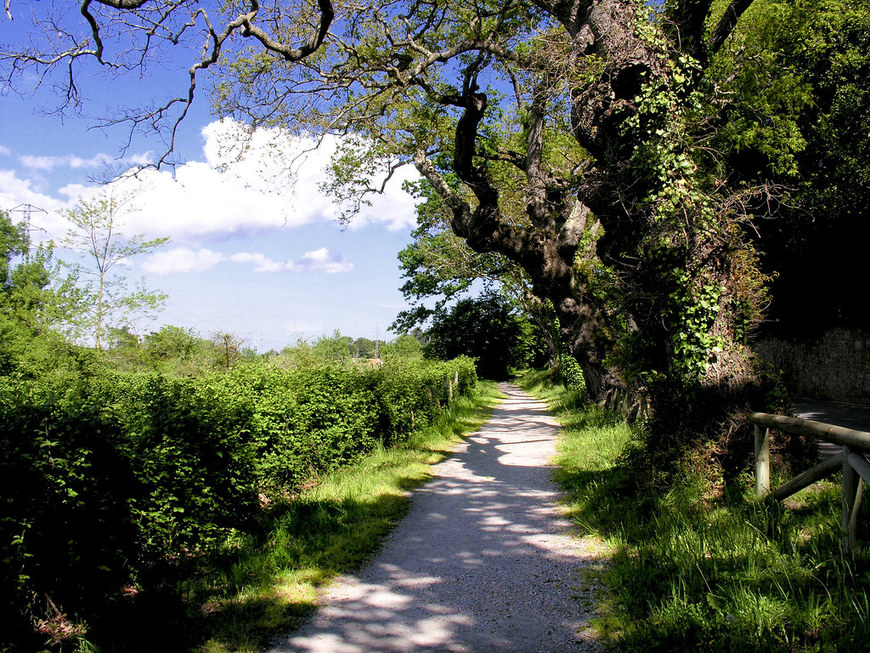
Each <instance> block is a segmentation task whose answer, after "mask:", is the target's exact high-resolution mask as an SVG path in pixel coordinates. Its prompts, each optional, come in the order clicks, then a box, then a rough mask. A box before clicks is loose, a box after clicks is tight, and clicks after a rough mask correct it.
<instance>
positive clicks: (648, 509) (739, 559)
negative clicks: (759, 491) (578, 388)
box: [521, 372, 870, 651]
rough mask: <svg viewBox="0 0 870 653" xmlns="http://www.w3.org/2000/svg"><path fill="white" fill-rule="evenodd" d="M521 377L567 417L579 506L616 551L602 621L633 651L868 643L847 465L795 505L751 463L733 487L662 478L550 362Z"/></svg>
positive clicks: (573, 509)
mask: <svg viewBox="0 0 870 653" xmlns="http://www.w3.org/2000/svg"><path fill="white" fill-rule="evenodd" d="M521 384H522V385H523V386H524V388H525V389H527V390H529V391H531V392H533V393H534V394H536V395H537V396H539V397H541V398H543V399H545V400H547V402H548V403H549V405H550V407H551V409H552V410H553V411H554V412H555V413H556V414H557V416H558V417H559V419H560V420H561V422H562V424H563V425H564V427H565V428H564V437H563V441H562V443H561V447H560V457H559V459H558V464H559V469H558V470H557V472H556V480H557V482H558V483H559V484H560V486H561V487H562V488H563V490H564V491H565V493H566V497H567V498H566V501H567V503H568V510H569V514H570V516H571V518H572V519H573V521H574V523H575V524H576V525H577V527H578V528H579V529H580V530H581V532H583V534H588V535H595V536H598V537H601V538H603V539H604V540H605V542H606V543H607V545H608V549H609V551H610V563H609V564H608V565H607V566H606V568H605V570H604V571H603V572H602V573H603V577H602V579H601V580H602V581H603V584H604V585H605V587H606V590H604V591H603V592H602V595H601V597H600V598H601V602H602V606H601V616H600V618H599V619H598V621H597V623H596V624H595V625H596V626H597V628H598V631H599V632H600V633H601V637H602V639H603V640H604V642H605V643H607V644H610V645H613V646H614V647H616V648H618V649H619V650H623V651H675V650H689V649H701V650H709V651H736V650H740V651H846V650H862V649H865V648H866V642H867V641H868V635H870V590H868V581H870V559H868V555H867V554H866V549H864V551H865V552H861V551H860V550H859V551H858V552H849V551H846V550H844V549H843V548H842V547H841V533H840V526H839V524H840V500H841V499H840V490H839V484H838V480H837V479H836V478H834V479H833V481H831V482H826V483H819V484H816V485H815V486H812V487H810V488H807V489H806V490H804V491H802V492H801V493H799V494H797V495H795V496H793V497H791V498H790V499H789V500H788V501H787V502H786V505H782V504H776V503H770V502H765V501H760V500H758V499H756V498H755V497H754V496H753V491H752V490H753V487H752V479H751V478H750V477H749V475H748V474H746V475H744V476H743V477H741V478H739V479H737V480H736V481H735V482H733V483H731V484H730V485H729V486H727V487H726V488H725V490H724V491H722V490H721V489H716V490H715V491H711V488H710V487H709V485H708V483H706V482H705V481H704V480H703V479H702V478H700V477H687V476H685V475H683V476H681V477H678V478H676V479H674V480H673V481H672V482H671V483H670V485H669V487H668V488H667V489H666V490H665V491H661V490H656V491H652V490H650V485H649V484H648V483H646V482H645V479H644V478H638V476H637V475H636V474H635V473H634V471H633V469H631V468H630V467H628V464H627V462H626V461H628V460H630V459H631V458H629V457H627V456H624V455H623V454H624V452H625V451H626V449H627V448H628V447H637V446H638V443H637V439H636V438H635V437H634V436H633V434H632V431H631V429H630V427H629V426H628V425H626V424H625V422H624V421H623V420H622V419H621V418H619V417H618V416H617V415H614V414H613V413H608V412H606V411H603V410H602V409H600V408H599V407H597V406H588V405H584V404H583V401H582V397H581V396H580V395H578V394H577V393H570V392H567V391H566V390H565V389H564V388H562V387H561V386H556V385H553V384H552V383H551V382H550V380H549V377H548V376H546V375H545V374H544V373H537V372H535V373H530V374H527V375H526V376H525V377H523V379H522V380H521ZM867 517H868V515H867V511H866V510H865V511H864V514H863V515H862V519H863V521H864V523H865V524H866V523H867V521H868V520H867ZM865 536H866V533H865Z"/></svg>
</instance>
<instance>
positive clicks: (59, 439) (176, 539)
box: [0, 358, 477, 649]
mask: <svg viewBox="0 0 870 653" xmlns="http://www.w3.org/2000/svg"><path fill="white" fill-rule="evenodd" d="M457 379H458V383H454V381H456V380H457ZM476 380H477V379H476V374H475V371H474V363H473V361H472V360H471V359H468V358H460V359H456V360H454V361H450V362H437V363H436V362H429V361H413V362H391V363H387V364H386V365H385V366H384V367H382V368H380V369H375V370H366V369H359V368H354V367H336V368H325V367H324V368H311V369H302V370H292V371H284V370H280V369H278V368H276V367H273V366H269V365H266V364H262V365H250V366H244V367H240V368H238V369H235V370H232V371H229V372H225V373H215V374H211V375H208V376H204V377H199V378H194V379H189V378H173V377H167V376H162V375H157V374H129V373H127V374H125V373H118V372H109V371H97V372H91V373H87V374H78V375H63V374H57V373H55V374H52V375H51V376H44V377H41V378H24V377H13V376H0V448H2V451H3V458H2V460H0V502H2V511H0V553H2V558H3V563H4V564H3V577H2V586H0V591H2V597H0V600H2V603H0V610H2V611H3V614H6V615H12V616H13V617H14V619H13V620H14V622H15V623H14V624H13V625H12V627H11V628H8V629H6V631H7V633H8V638H3V639H6V640H7V641H2V640H0V649H4V648H10V647H11V648H14V647H15V643H16V642H18V643H19V645H21V643H22V641H23V640H22V637H23V638H25V639H26V637H27V634H28V633H32V632H33V624H34V623H35V622H36V621H37V620H38V619H39V618H40V617H45V616H46V613H45V610H46V607H45V606H46V605H49V603H48V602H49V601H50V605H53V606H56V608H57V613H60V612H61V611H63V612H65V613H66V614H69V615H71V616H75V618H76V619H84V620H86V619H87V618H88V617H89V615H91V614H94V613H97V612H99V611H100V610H101V606H104V605H105V604H106V602H107V601H111V600H113V597H117V596H119V595H120V593H121V592H122V590H123V588H124V587H125V586H130V585H139V586H143V585H145V584H148V583H157V582H160V578H161V574H165V573H167V572H166V570H168V569H174V570H176V571H177V569H178V568H179V567H183V566H184V565H185V564H189V563H190V562H191V561H195V560H196V559H198V558H199V557H201V556H205V555H209V554H210V553H212V552H214V551H216V550H218V549H220V547H221V546H222V544H223V543H224V542H226V541H227V538H228V537H230V536H232V535H233V534H234V532H238V531H243V532H244V531H245V530H246V529H250V528H254V527H255V523H256V518H257V516H258V514H260V512H261V511H263V510H267V509H268V508H269V506H270V505H274V504H275V503H276V502H280V501H282V500H287V499H292V497H293V495H294V494H295V493H296V492H298V490H299V489H300V488H301V487H303V486H304V485H305V484H306V483H310V482H312V481H313V480H315V479H316V478H317V477H318V476H319V475H322V474H324V473H327V472H329V471H331V470H333V469H335V468H337V467H340V466H342V465H346V464H347V463H349V462H351V461H353V460H354V459H356V458H357V457H359V456H362V455H365V454H366V453H367V452H370V451H372V449H373V448H375V447H380V446H395V445H400V444H401V443H402V442H403V441H404V440H405V439H407V438H408V437H409V435H410V434H411V432H412V430H413V429H414V428H420V427H422V426H425V425H426V424H428V423H429V422H431V420H433V419H434V418H435V417H436V416H437V415H438V413H439V412H440V411H441V409H442V408H443V407H444V406H445V405H446V404H447V403H449V401H450V397H451V394H452V396H461V395H463V394H466V393H467V392H468V391H469V390H470V389H471V388H472V387H473V386H474V385H475V384H476ZM52 609H53V608H52ZM26 648H27V646H23V649H26Z"/></svg>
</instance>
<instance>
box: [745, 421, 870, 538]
mask: <svg viewBox="0 0 870 653" xmlns="http://www.w3.org/2000/svg"><path fill="white" fill-rule="evenodd" d="M749 421H750V422H752V424H753V425H754V428H755V490H756V492H757V493H758V496H767V495H770V497H771V498H773V499H774V500H776V501H782V500H783V499H785V498H786V497H789V496H791V495H792V494H794V493H795V492H797V491H799V490H802V489H803V488H805V487H807V486H809V485H812V484H813V483H815V482H817V481H820V480H822V479H823V478H825V477H827V476H830V475H832V474H834V473H836V472H838V471H842V472H843V518H842V521H841V526H842V529H843V533H844V534H845V543H846V545H847V546H848V547H849V548H854V546H855V544H856V527H857V518H858V510H859V509H860V507H861V498H862V495H863V492H864V483H863V482H862V479H863V481H867V482H870V464H868V462H867V459H866V458H865V457H864V453H865V452H868V451H870V433H867V432H865V431H856V430H853V429H847V428H843V427H842V426H834V425H833V424H824V423H822V422H816V421H813V420H810V419H801V418H799V417H784V416H782V415H771V414H769V413H750V414H749ZM771 429H775V430H777V431H783V432H785V433H793V434H795V435H804V436H807V437H810V438H814V439H816V440H822V441H825V442H833V443H834V444H839V445H842V447H843V450H842V451H841V452H840V453H839V454H837V455H835V456H832V457H830V458H828V459H827V460H824V461H822V462H821V463H819V464H818V465H816V466H815V467H813V468H812V469H809V470H807V471H805V472H804V473H802V474H800V475H798V476H796V477H795V478H793V479H791V480H790V481H788V482H787V483H785V484H784V485H781V486H780V487H778V488H776V489H775V490H773V492H771V491H770V430H771Z"/></svg>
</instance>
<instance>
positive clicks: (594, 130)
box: [2, 0, 775, 456]
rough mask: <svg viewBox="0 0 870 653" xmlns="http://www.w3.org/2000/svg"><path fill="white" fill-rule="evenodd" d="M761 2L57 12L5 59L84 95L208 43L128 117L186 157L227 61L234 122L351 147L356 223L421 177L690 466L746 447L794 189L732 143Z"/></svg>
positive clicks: (175, 1) (457, 222)
mask: <svg viewBox="0 0 870 653" xmlns="http://www.w3.org/2000/svg"><path fill="white" fill-rule="evenodd" d="M44 4H45V5H49V4H50V7H51V8H52V9H54V10H59V9H61V8H64V7H67V8H68V7H69V5H68V4H67V3H44ZM751 4H752V0H732V1H731V2H725V3H715V4H714V3H713V2H712V0H676V1H668V2H664V3H651V4H648V3H644V2H640V1H638V0H594V1H593V0H564V1H559V2H555V1H554V2H549V1H543V0H539V1H537V2H528V1H519V0H452V1H451V2H445V1H443V0H414V1H407V2H404V1H403V2H400V1H395V0H380V1H379V2H375V3H372V4H364V3H361V4H356V3H354V2H329V1H327V0H320V1H319V2H317V3H316V4H313V3H308V2H272V3H260V2H258V1H256V0H252V1H248V2H228V3H223V4H220V5H218V4H215V5H212V4H211V3H207V2H204V3H197V2H186V1H184V0H156V1H151V2H148V1H146V0H85V1H84V2H82V3H81V4H80V7H79V10H80V14H81V17H82V21H80V23H79V27H81V26H83V27H84V30H83V31H82V30H80V29H79V31H76V29H75V27H74V25H73V23H72V22H71V20H70V17H69V16H63V15H58V16H52V15H51V11H47V12H46V13H45V17H44V18H43V20H45V21H48V22H49V23H50V28H51V29H48V30H46V31H45V32H44V33H45V34H47V35H48V39H49V41H55V42H53V43H52V42H43V43H38V44H37V45H36V46H34V48H33V49H31V50H28V51H26V52H20V51H19V52H9V51H7V53H6V54H3V55H2V56H3V61H4V62H5V65H6V68H5V69H6V71H7V77H8V79H10V80H13V81H14V79H16V78H17V76H18V75H19V73H21V72H22V71H23V70H25V69H34V70H36V71H37V72H38V73H39V74H40V75H49V76H50V75H51V74H52V71H53V70H55V69H57V68H58V67H59V66H63V67H64V70H63V72H64V76H63V77H59V78H54V81H60V82H61V83H62V84H64V88H65V94H64V96H63V97H64V101H65V102H71V103H75V102H76V101H77V100H78V95H77V93H78V85H77V76H76V73H77V67H78V66H79V65H81V64H82V63H83V62H84V61H85V60H91V61H96V62H97V63H98V64H99V65H101V66H102V67H104V68H105V69H106V70H107V71H108V72H109V73H112V74H114V73H123V72H125V71H126V70H127V69H130V68H138V67H141V66H143V65H145V64H147V63H149V62H150V61H151V60H152V58H159V57H161V56H165V55H166V53H167V52H171V51H174V50H175V49H177V48H183V47H187V48H189V49H192V48H195V47H196V46H198V47H199V49H198V51H199V52H202V53H204V55H203V56H201V57H199V56H197V57H195V58H194V59H193V61H192V63H191V65H190V67H189V70H188V73H187V83H186V84H185V89H186V91H185V93H182V94H180V95H178V96H177V97H169V98H167V99H165V100H161V101H158V102H156V103H155V104H154V106H152V107H149V108H145V109H144V110H140V111H138V112H128V113H125V114H121V115H119V116H117V117H116V120H119V121H128V122H130V124H131V125H132V126H133V127H134V128H140V127H143V126H146V125H151V124H157V125H158V126H159V125H160V124H161V123H162V122H164V121H165V123H166V128H167V130H168V131H167V133H168V134H169V139H170V142H169V144H170V145H171V144H172V139H173V138H174V130H175V129H176V127H177V124H178V120H180V119H182V118H183V117H184V114H185V112H186V110H187V107H188V106H189V103H190V102H191V101H192V100H193V97H194V95H195V93H196V91H197V81H198V80H199V79H200V77H201V76H202V74H203V71H207V70H216V71H218V72H217V74H216V75H215V78H214V79H215V84H214V87H213V91H214V92H213V102H214V104H215V107H216V109H217V110H218V111H219V112H220V113H221V114H223V115H232V116H234V117H236V118H238V119H242V120H244V121H246V122H247V124H249V125H250V126H252V127H267V126H269V127H271V126H278V127H281V128H285V129H289V130H291V131H294V132H296V133H299V134H304V135H310V134H312V133H313V134H316V135H324V134H337V135H340V136H341V140H340V142H341V144H342V145H341V149H340V151H339V155H338V156H337V158H336V160H335V164H334V166H333V171H332V172H333V174H332V177H331V179H330V180H329V183H328V184H327V186H328V188H329V189H330V190H331V191H332V192H333V193H334V194H335V196H336V197H337V198H338V199H339V200H341V201H343V203H344V205H345V207H346V208H347V211H348V213H347V215H348V216H351V215H352V214H353V212H354V210H355V209H356V208H358V206H359V203H360V202H361V201H364V200H365V196H366V193H368V192H374V191H377V190H378V186H379V179H383V177H384V176H385V175H386V176H388V175H389V174H390V173H391V172H392V171H394V170H395V169H396V168H397V167H398V166H400V165H404V164H413V165H415V166H416V168H417V170H418V171H419V172H420V174H421V175H422V177H423V178H424V179H425V180H426V182H428V184H429V185H430V187H431V189H432V190H433V191H434V192H435V193H436V194H437V195H438V196H439V197H440V199H441V201H442V202H443V203H444V205H445V206H446V207H447V209H448V211H449V218H450V227H451V229H452V230H453V232H454V234H455V235H456V236H458V237H460V238H462V239H464V241H465V242H466V243H467V245H468V246H470V247H471V248H472V249H473V250H475V251H477V252H479V253H496V254H498V255H501V256H503V257H505V258H506V259H508V260H509V261H511V262H512V263H513V264H514V265H517V266H520V267H521V268H522V269H523V270H524V271H525V273H526V274H527V275H528V278H529V279H530V280H531V287H532V290H533V292H534V294H535V295H536V296H537V297H539V298H541V299H547V300H549V301H550V302H551V303H552V305H553V307H554V309H555V311H556V314H557V315H558V318H559V324H560V327H561V335H562V338H563V340H564V341H565V343H566V345H567V347H568V350H569V351H570V352H571V353H572V354H573V355H574V356H575V357H576V358H577V360H578V361H579V363H580V365H581V367H582V369H583V373H584V378H585V381H586V386H587V390H588V392H589V394H590V396H591V397H592V398H593V399H596V400H599V401H606V400H613V399H614V398H617V397H621V398H625V397H628V400H629V402H631V403H637V404H640V403H643V404H644V405H648V406H650V415H651V418H652V421H651V422H650V424H651V433H654V434H655V435H656V442H659V443H664V444H665V445H666V446H665V447H663V448H664V449H665V450H667V451H668V452H669V456H672V455H673V454H675V453H676V454H679V452H680V450H681V448H683V447H684V446H687V445H688V444H689V440H687V439H686V438H685V437H683V436H684V435H686V434H700V435H701V436H702V437H704V436H706V435H714V433H716V434H718V437H719V438H721V437H725V436H724V435H723V434H727V433H728V432H729V431H730V429H729V428H726V427H721V422H722V420H723V418H724V417H725V415H726V414H728V413H733V412H734V411H735V410H739V409H741V408H744V407H746V405H747V402H749V401H753V400H754V399H753V397H752V394H753V392H754V391H755V389H756V388H757V386H758V382H759V375H758V372H757V370H756V366H755V361H754V359H753V356H752V352H751V350H750V349H749V348H748V347H747V344H746V343H747V333H748V332H749V331H750V330H751V329H752V327H753V325H754V324H755V323H756V322H757V320H758V319H759V317H760V306H761V304H762V301H763V296H764V278H763V275H762V274H761V273H760V272H759V266H758V262H757V256H756V253H755V250H754V248H753V245H752V242H751V239H750V237H749V235H750V234H751V228H750V224H751V222H750V218H751V216H752V214H753V213H756V212H760V211H764V210H766V209H765V207H769V206H771V205H772V199H773V200H775V194H774V189H773V187H772V186H771V185H770V184H767V183H759V180H758V179H757V178H755V177H754V176H752V175H749V176H746V175H734V174H733V170H731V169H729V167H728V165H727V163H728V161H729V159H728V157H726V156H723V155H722V153H721V152H720V151H718V150H717V149H716V145H717V143H721V142H726V141H722V140H721V139H718V136H719V134H720V133H721V132H722V130H723V129H725V128H726V127H727V125H728V122H727V115H728V114H727V107H728V106H729V105H730V104H733V102H735V101H736V100H735V97H734V94H729V93H726V92H723V89H726V88H727V87H728V82H729V79H730V77H729V74H730V73H729V71H728V63H727V62H728V61H732V60H733V61H736V59H734V58H733V53H732V52H730V51H729V49H734V48H739V47H740V40H739V39H737V38H735V35H736V33H737V32H738V31H739V30H740V29H741V22H742V18H743V16H744V14H745V12H746V11H747V10H748V9H749V8H750V5H751ZM7 5H9V3H7ZM14 9H15V5H14V4H12V7H11V10H14ZM42 33H43V32H40V34H42ZM300 42H301V43H302V45H299V43H300ZM728 57H732V59H728ZM723 61H725V64H723ZM762 181H763V180H762ZM705 431H706V433H705ZM671 445H674V446H671Z"/></svg>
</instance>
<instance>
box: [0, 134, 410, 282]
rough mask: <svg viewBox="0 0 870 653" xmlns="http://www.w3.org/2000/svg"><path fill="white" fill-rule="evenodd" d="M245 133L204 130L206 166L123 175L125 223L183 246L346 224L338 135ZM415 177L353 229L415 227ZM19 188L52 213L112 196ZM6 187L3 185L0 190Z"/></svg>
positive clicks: (60, 163)
mask: <svg viewBox="0 0 870 653" xmlns="http://www.w3.org/2000/svg"><path fill="white" fill-rule="evenodd" d="M245 135H246V128H245V127H244V126H242V125H240V124H239V123H235V122H233V121H230V120H221V121H215V122H212V123H210V124H209V125H207V126H206V127H204V128H203V130H202V136H203V139H204V142H203V160H201V161H189V162H188V163H185V164H183V165H179V166H177V167H176V168H175V169H174V171H172V170H170V169H162V170H154V169H152V168H146V169H144V170H140V171H139V172H137V173H136V174H132V173H133V172H134V170H133V169H131V170H130V171H128V174H125V175H123V176H121V177H119V178H117V179H116V180H115V181H114V182H113V186H114V187H115V190H114V191H113V192H116V193H118V194H128V193H129V194H131V195H133V196H134V198H135V199H134V201H133V202H132V204H134V205H135V206H136V207H138V208H137V210H135V211H131V212H130V213H129V214H128V215H126V216H124V219H123V229H124V231H125V232H126V233H144V234H146V235H148V236H152V237H155V236H169V237H171V238H172V240H173V241H174V242H176V243H180V244H190V245H193V244H196V245H197V246H198V245H199V243H201V242H202V240H203V239H204V238H206V239H212V240H214V239H224V238H227V237H230V236H233V235H237V234H245V233H251V232H263V231H271V230H276V229H281V228H293V227H298V226H302V225H306V224H311V223H315V222H322V221H332V220H335V219H336V218H337V217H338V209H337V208H336V206H335V205H334V203H333V201H332V200H331V198H329V197H327V196H325V195H324V193H322V192H321V191H320V188H319V183H320V182H321V181H322V180H323V178H324V169H325V168H326V166H327V165H328V164H329V161H330V158H331V156H332V154H333V153H334V151H335V149H336V144H337V140H336V139H335V138H333V137H327V138H325V139H324V140H323V142H322V143H321V144H320V147H319V148H316V149H315V148H314V142H313V141H311V140H307V139H301V138H298V137H292V136H290V135H288V134H286V133H284V132H281V131H279V130H277V129H262V130H256V131H255V132H253V134H252V135H250V138H245ZM148 156H149V155H147V154H143V155H138V156H137V157H133V158H129V159H126V162H128V163H136V164H143V163H147V161H148ZM19 160H20V161H22V162H23V163H25V164H26V165H27V166H28V167H29V168H30V169H31V170H32V171H34V172H37V171H42V172H45V173H46V174H48V172H49V171H51V170H53V169H56V168H61V167H64V168H67V169H68V168H86V167H90V168H92V167H95V166H98V165H100V164H103V163H110V162H111V163H118V162H117V161H116V160H115V159H113V158H112V157H110V156H109V155H106V154H96V155H94V156H92V157H90V158H87V159H86V158H81V157H77V156H49V157H37V156H20V157H19ZM2 172H3V171H0V174H2ZM8 174H12V173H8ZM35 178H36V177H35V176H33V177H32V179H35ZM415 178H417V173H416V171H415V170H414V169H413V167H409V166H406V167H405V168H402V169H400V170H398V171H397V172H396V174H395V175H394V178H393V179H391V180H390V182H389V183H388V184H387V186H386V189H385V193H384V194H383V195H375V196H373V197H372V198H371V199H372V206H364V207H363V208H362V210H361V212H360V214H359V215H358V216H357V218H356V219H355V220H354V221H353V222H352V223H351V225H350V227H351V228H352V229H356V228H362V227H365V226H368V225H374V224H380V225H383V226H385V227H386V228H387V229H390V230H398V229H407V228H410V227H412V226H413V225H414V224H415V211H414V201H413V199H412V198H411V197H410V196H409V195H408V194H407V193H405V192H404V191H403V190H402V189H401V183H402V181H403V180H405V179H415ZM15 182H16V183H15V184H13V185H16V186H17V189H18V191H19V192H18V194H17V197H20V199H18V201H16V202H15V204H19V203H20V202H22V201H30V202H31V203H33V204H35V205H37V206H41V207H43V208H46V209H47V210H49V211H52V210H58V209H62V208H70V207H71V206H72V205H73V204H74V203H75V202H76V201H78V200H79V199H80V198H85V199H88V198H91V197H93V196H95V195H97V194H98V193H100V192H104V191H105V189H106V187H105V186H99V185H85V184H78V183H76V184H68V185H66V186H63V187H62V188H60V189H59V190H58V191H57V193H58V195H59V197H58V198H55V199H51V200H48V199H47V197H40V198H39V200H38V201H34V200H32V199H27V198H28V197H35V196H36V195H37V194H38V193H36V191H35V189H34V188H33V182H32V181H30V182H29V181H22V180H20V179H17V178H16V180H15ZM2 190H3V181H2V180H0V192H2ZM13 197H16V195H13ZM0 200H2V196H0ZM2 206H3V205H2V204H0V207H2ZM63 230H65V229H62V230H61V232H60V233H62V232H63ZM52 235H55V236H57V235H60V234H57V233H53V234H52ZM312 265H313V263H312ZM324 265H326V264H324ZM328 267H330V269H336V270H338V271H341V270H342V269H343V268H342V264H341V263H340V262H332V263H331V265H330V266H328Z"/></svg>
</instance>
